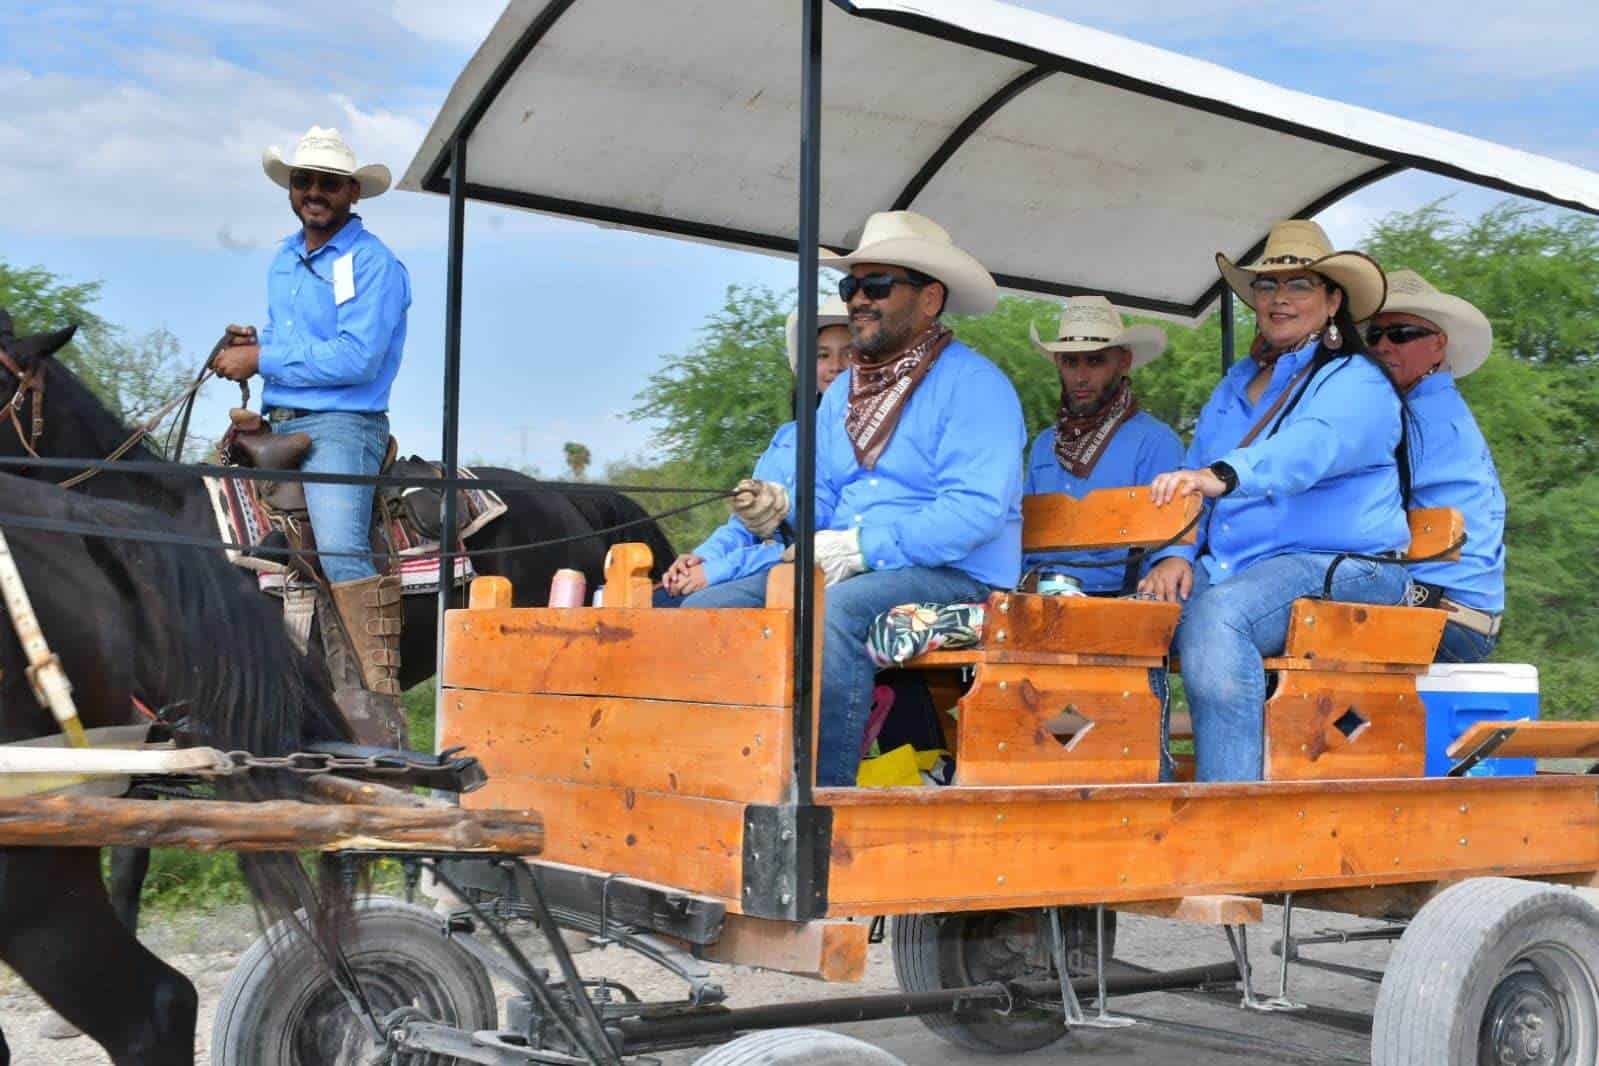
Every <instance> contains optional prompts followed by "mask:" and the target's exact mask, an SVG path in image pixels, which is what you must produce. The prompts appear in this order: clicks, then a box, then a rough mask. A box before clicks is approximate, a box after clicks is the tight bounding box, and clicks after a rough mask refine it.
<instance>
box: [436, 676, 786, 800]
mask: <svg viewBox="0 0 1599 1066" xmlns="http://www.w3.org/2000/svg"><path fill="white" fill-rule="evenodd" d="M440 711H441V717H440V720H439V727H440V731H441V733H440V735H441V738H442V743H443V744H444V745H445V746H452V745H457V744H459V745H463V746H465V747H466V748H467V750H468V751H470V752H471V753H472V754H473V755H475V756H477V757H478V758H479V759H480V760H482V763H483V768H484V769H485V770H486V771H487V772H488V774H489V776H490V777H491V778H497V777H499V776H500V775H501V774H506V775H511V776H516V777H530V778H538V779H541V780H551V781H573V782H580V783H583V784H590V785H618V786H623V787H631V788H635V789H640V790H643V791H649V792H669V793H676V794H680V795H685V796H708V797H711V798H713V799H725V800H738V801H741V802H744V803H781V802H783V801H784V800H785V799H787V798H789V791H790V782H791V780H792V778H793V765H794V758H793V753H792V751H791V750H790V747H789V734H790V732H791V725H790V718H789V713H788V708H786V707H736V706H729V705H727V704H714V703H683V702H677V701H670V700H640V699H629V698H626V697H619V696H554V695H548V694H533V693H511V692H477V691H473V690H470V689H451V690H447V691H446V692H445V695H444V700H443V704H442V706H441V708H440Z"/></svg>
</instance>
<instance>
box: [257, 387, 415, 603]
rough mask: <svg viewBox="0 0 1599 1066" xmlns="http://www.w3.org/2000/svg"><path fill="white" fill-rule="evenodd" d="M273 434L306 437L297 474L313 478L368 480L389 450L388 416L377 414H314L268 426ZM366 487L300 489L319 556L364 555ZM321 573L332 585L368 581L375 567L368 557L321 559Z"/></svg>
mask: <svg viewBox="0 0 1599 1066" xmlns="http://www.w3.org/2000/svg"><path fill="white" fill-rule="evenodd" d="M273 429H274V431H275V432H278V433H308V434H310V436H311V452H310V454H309V455H307V456H306V457H305V462H304V463H302V464H301V466H300V469H301V470H304V471H306V472H307V473H315V474H371V475H375V474H377V473H378V469H379V467H381V466H382V465H383V453H384V452H385V451H386V450H387V449H388V446H389V416H388V415H386V414H383V413H382V412H381V411H379V412H373V413H366V412H361V411H318V412H317V413H315V414H309V415H304V416H302V417H300V418H292V419H290V420H289V421H287V422H279V423H277V424H276V425H275V426H273ZM372 493H373V488H372V486H371V485H328V484H317V483H314V482H310V481H308V482H306V483H305V504H306V509H307V510H309V511H310V512H311V531H312V532H313V533H315V534H316V546H317V548H318V549H320V550H321V551H323V552H369V551H371V550H372V548H371V543H370V541H369V540H368V539H367V535H368V532H369V531H370V529H371V524H372ZM318 558H319V560H320V562H321V563H322V572H323V573H324V574H326V575H327V579H328V580H329V581H331V582H333V583H334V584H338V583H339V582H341V581H359V580H360V579H361V578H364V577H372V576H373V575H375V574H376V573H377V572H378V571H377V567H375V566H373V565H372V560H371V558H369V557H367V556H360V557H356V556H348V555H321V556H318Z"/></svg>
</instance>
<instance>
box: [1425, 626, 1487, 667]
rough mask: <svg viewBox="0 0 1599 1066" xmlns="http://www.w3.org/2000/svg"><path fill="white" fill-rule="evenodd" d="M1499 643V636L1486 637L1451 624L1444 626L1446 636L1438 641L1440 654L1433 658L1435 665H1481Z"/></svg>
mask: <svg viewBox="0 0 1599 1066" xmlns="http://www.w3.org/2000/svg"><path fill="white" fill-rule="evenodd" d="M1498 643H1499V637H1498V635H1497V634H1495V635H1494V636H1491V637H1485V636H1483V635H1482V634H1481V633H1477V632H1474V631H1472V630H1470V629H1467V628H1466V627H1465V626H1463V625H1461V624H1460V623H1459V622H1450V623H1449V624H1448V625H1446V626H1444V635H1443V638H1442V639H1441V640H1439V641H1438V652H1437V654H1436V655H1434V656H1433V657H1432V661H1433V662H1435V663H1480V662H1482V661H1483V660H1484V659H1486V658H1488V656H1490V655H1492V654H1493V650H1494V645H1495V644H1498Z"/></svg>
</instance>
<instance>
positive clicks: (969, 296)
mask: <svg viewBox="0 0 1599 1066" xmlns="http://www.w3.org/2000/svg"><path fill="white" fill-rule="evenodd" d="M820 262H821V265H822V266H824V267H832V268H833V269H835V270H848V269H849V268H850V267H852V266H854V265H855V264H856V263H882V264H884V265H885V266H897V267H904V268H905V269H907V270H919V271H921V272H922V273H923V274H926V275H928V276H930V277H932V278H935V279H937V280H938V281H939V282H941V283H942V284H943V286H944V289H945V291H947V292H948V293H949V299H948V300H947V301H945V305H944V309H945V310H946V311H949V312H950V313H951V314H956V315H982V314H987V313H988V312H989V311H992V310H993V309H994V305H995V304H996V303H998V302H999V287H998V286H997V285H995V284H994V277H993V275H991V274H990V273H989V272H988V271H987V270H985V269H983V264H981V263H979V262H978V261H977V260H976V259H974V258H973V257H972V256H971V255H970V254H969V253H967V252H963V251H961V250H960V249H959V248H957V247H955V242H954V241H952V240H950V238H949V234H948V233H947V232H946V231H945V230H944V227H943V226H940V225H939V224H938V223H937V222H934V221H933V220H932V219H930V218H928V217H927V216H925V215H918V214H917V213H916V212H914V211H878V212H877V213H876V214H874V215H872V217H870V218H868V219H867V220H866V228H865V229H864V230H862V231H861V244H860V247H859V248H856V249H855V250H854V251H853V252H849V253H847V254H839V253H838V252H834V251H832V250H830V249H827V248H823V249H822V254H821V259H820Z"/></svg>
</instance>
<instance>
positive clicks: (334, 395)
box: [260, 215, 411, 411]
mask: <svg viewBox="0 0 1599 1066" xmlns="http://www.w3.org/2000/svg"><path fill="white" fill-rule="evenodd" d="M341 261H342V262H341ZM341 278H347V279H348V282H347V283H345V282H342V281H340V279H341ZM346 284H347V288H346ZM410 306H411V279H410V277H409V276H408V275H407V274H406V271H405V265H404V264H403V263H401V262H400V261H399V260H398V259H396V258H395V257H394V253H392V252H390V251H389V249H388V248H387V247H386V246H385V245H384V244H383V242H382V241H380V240H378V239H377V238H376V237H374V236H372V234H371V233H369V232H367V229H366V226H365V225H363V224H362V222H361V216H359V215H351V216H350V220H349V221H348V222H346V223H345V224H344V226H343V228H341V229H340V230H339V232H337V233H335V234H334V235H333V237H332V239H331V240H329V241H328V242H327V243H326V244H324V245H323V246H322V247H320V248H318V249H317V250H316V251H314V252H312V253H311V254H310V255H306V254H305V234H304V232H303V231H302V232H300V233H295V234H293V235H291V236H289V237H286V238H284V240H283V242H282V243H281V244H280V245H278V253H277V255H276V256H275V257H273V260H272V266H271V269H270V270H269V271H268V273H267V324H266V327H265V328H264V329H262V330H261V366H260V371H261V377H262V378H263V379H264V380H265V382H266V388H265V389H264V390H263V391H262V395H261V405H262V407H263V408H270V407H297V408H301V409H303V410H307V411H386V410H388V407H389V387H390V386H391V385H393V384H394V377H395V375H396V374H397V373H399V370H400V355H401V353H402V352H403V351H404V349H405V313H406V309H407V308H409V307H410Z"/></svg>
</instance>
